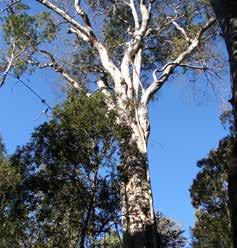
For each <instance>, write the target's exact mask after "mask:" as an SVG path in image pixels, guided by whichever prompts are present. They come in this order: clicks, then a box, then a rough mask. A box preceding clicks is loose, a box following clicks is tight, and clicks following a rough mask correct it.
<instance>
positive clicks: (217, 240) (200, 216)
mask: <svg viewBox="0 0 237 248" xmlns="http://www.w3.org/2000/svg"><path fill="white" fill-rule="evenodd" d="M232 147H233V139H232V138H231V137H227V138H225V139H223V140H221V141H220V143H219V147H218V148H217V149H216V150H212V151H211V152H210V153H209V155H208V157H207V158H204V159H202V160H200V161H199V162H198V167H199V168H200V172H199V173H198V174H197V176H196V178H195V179H194V181H193V184H192V186H191V189H190V193H191V197H192V204H193V206H194V207H195V208H196V209H197V211H196V218H197V220H196V224H195V227H194V228H193V230H192V232H193V247H194V248H207V247H216V248H219V247H220V248H227V247H228V248H231V247H234V246H233V245H232V228H231V217H230V210H229V207H228V202H229V198H228V166H229V161H230V158H231V152H232Z"/></svg>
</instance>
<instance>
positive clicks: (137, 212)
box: [120, 137, 158, 248]
mask: <svg viewBox="0 0 237 248" xmlns="http://www.w3.org/2000/svg"><path fill="white" fill-rule="evenodd" d="M142 147H143V146H142V141H140V142H139V138H138V137H137V139H136V140H135V139H132V141H131V142H130V144H128V145H127V147H126V151H124V152H123V161H124V164H123V165H122V166H121V169H120V173H121V207H122V224H123V230H124V246H125V247H129V248H148V247H149V248H157V247H158V241H157V238H158V235H157V228H156V221H155V214H154V208H153V199H152V191H151V184H150V177H149V168H148V160H147V153H146V148H145V149H143V148H142Z"/></svg>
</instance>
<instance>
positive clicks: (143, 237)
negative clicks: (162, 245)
mask: <svg viewBox="0 0 237 248" xmlns="http://www.w3.org/2000/svg"><path fill="white" fill-rule="evenodd" d="M4 3H6V2H4ZM4 3H3V5H4ZM18 3H19V2H18V1H17V3H16V2H14V1H10V2H8V6H3V7H2V11H3V13H4V15H3V18H2V22H3V26H4V34H5V41H6V46H7V47H8V49H6V51H7V53H6V54H5V55H6V56H5V57H7V58H8V59H7V60H6V59H3V62H2V72H3V73H2V84H4V82H5V81H6V79H7V76H11V75H12V73H13V76H17V77H20V76H21V75H22V73H23V72H24V71H25V70H26V69H31V70H33V69H36V68H40V69H43V68H51V69H53V70H54V71H55V72H57V73H60V74H61V75H62V77H63V78H64V79H65V80H66V81H67V82H68V83H69V84H70V85H72V86H73V87H75V88H76V89H78V90H80V89H81V88H82V84H83V83H85V82H86V83H87V82H88V81H89V82H92V83H94V84H95V85H96V87H97V89H99V90H100V91H102V92H103V93H104V94H105V95H106V96H107V97H108V98H107V106H108V107H109V109H116V111H117V113H118V119H117V122H118V123H121V122H122V123H124V124H125V125H126V126H127V127H128V128H129V129H130V131H131V132H132V135H131V137H130V139H129V140H126V142H122V144H121V147H122V158H123V159H122V160H123V162H124V164H123V166H121V168H120V169H121V175H122V177H121V178H122V179H121V180H122V183H121V196H122V198H121V205H122V216H123V220H122V222H123V229H124V234H125V235H124V241H125V246H126V247H137V248H139V247H156V246H157V242H156V236H157V235H156V227H155V215H154V209H153V203H152V194H151V187H150V179H149V170H148V162H147V141H148V137H149V132H150V127H149V119H148V104H149V102H150V101H151V100H152V98H153V97H154V95H155V94H156V93H157V92H158V91H159V90H160V89H161V87H162V86H163V85H164V83H165V82H167V81H168V80H169V78H170V76H171V75H173V76H178V74H179V73H180V72H181V71H182V69H184V72H186V71H187V70H188V69H190V70H191V71H193V70H194V71H195V70H197V71H202V72H205V73H206V72H207V68H208V63H209V62H210V61H209V59H210V56H209V55H210V53H207V50H206V48H207V47H208V48H210V47H209V46H208V45H209V44H210V43H209V42H211V40H212V37H213V34H214V33H215V29H214V28H210V27H212V26H213V24H214V23H215V19H214V18H212V17H211V16H212V12H211V10H210V8H209V7H208V6H207V5H206V4H205V3H204V1H194V2H192V3H190V1H182V2H181V1H177V0H165V1H164V0H163V1H160V0H155V1H154V0H147V1H144V0H140V1H134V0H130V1H85V2H83V3H82V2H81V1H78V0H75V1H74V4H72V2H71V1H66V0H65V1H61V2H60V4H59V3H58V1H53V0H52V1H48V0H46V1H45V0H35V1H32V2H31V3H30V4H29V3H28V4H29V5H30V7H37V8H38V13H36V14H34V15H33V16H32V14H30V10H28V7H29V6H27V5H26V4H24V1H20V4H18ZM37 3H38V4H37ZM43 7H46V8H43ZM47 9H48V10H49V12H43V13H41V14H40V13H39V12H40V11H41V10H45V11H46V10H47ZM75 13H76V15H75ZM197 20H198V21H197ZM60 27H61V29H60ZM65 31H66V32H69V34H66V32H65ZM69 35H70V36H69ZM65 36H67V37H70V38H71V41H72V42H71V44H72V46H69V47H68V48H67V47H66V46H65V47H64V49H61V50H57V51H55V50H53V45H55V44H57V42H58V43H59V42H60V46H61V44H62V41H63V38H64V37H65ZM49 42H52V46H50V44H49ZM44 44H45V45H44ZM46 44H47V45H46ZM62 50H63V51H66V54H67V56H65V53H63V51H62ZM208 51H209V52H210V49H209V50H208ZM65 57H69V58H70V59H69V61H68V60H66V59H65ZM211 58H213V55H212V56H211ZM210 63H211V62H210ZM212 63H215V62H213V61H212ZM94 88H95V87H94V86H93V87H88V90H89V91H92V89H94Z"/></svg>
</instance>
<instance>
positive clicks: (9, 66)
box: [0, 45, 15, 87]
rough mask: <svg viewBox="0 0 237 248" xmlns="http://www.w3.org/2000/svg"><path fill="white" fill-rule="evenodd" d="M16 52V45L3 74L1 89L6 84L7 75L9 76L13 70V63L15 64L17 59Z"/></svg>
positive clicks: (0, 83)
mask: <svg viewBox="0 0 237 248" xmlns="http://www.w3.org/2000/svg"><path fill="white" fill-rule="evenodd" d="M14 52H15V45H13V48H12V52H11V55H10V58H9V59H8V63H7V66H6V69H5V71H4V72H3V76H2V78H1V80H0V87H2V86H3V84H4V83H5V80H6V78H7V75H8V73H9V71H10V70H11V68H12V65H13V62H14V58H15V56H14Z"/></svg>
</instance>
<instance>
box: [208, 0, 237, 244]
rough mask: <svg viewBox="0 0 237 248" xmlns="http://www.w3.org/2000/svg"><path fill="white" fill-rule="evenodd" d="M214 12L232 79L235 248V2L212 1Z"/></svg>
mask: <svg viewBox="0 0 237 248" xmlns="http://www.w3.org/2000/svg"><path fill="white" fill-rule="evenodd" d="M212 4H213V7H214V11H215V13H216V16H217V18H218V21H219V23H220V26H221V28H222V32H223V35H224V38H225V41H226V46H227V50H228V54H229V61H230V72H231V78H232V99H231V101H230V102H231V104H232V107H233V113H234V129H235V131H234V139H235V140H234V148H233V152H232V159H231V162H230V165H229V177H228V185H229V189H228V191H229V201H230V210H231V222H232V229H233V243H234V248H237V135H236V131H237V1H236V0H212Z"/></svg>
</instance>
